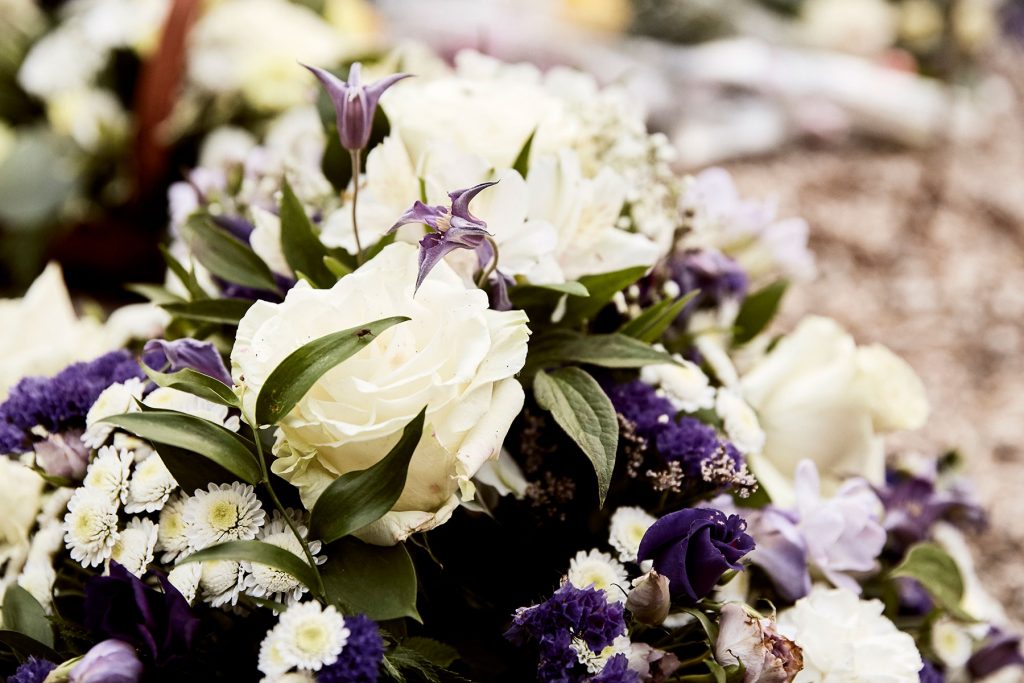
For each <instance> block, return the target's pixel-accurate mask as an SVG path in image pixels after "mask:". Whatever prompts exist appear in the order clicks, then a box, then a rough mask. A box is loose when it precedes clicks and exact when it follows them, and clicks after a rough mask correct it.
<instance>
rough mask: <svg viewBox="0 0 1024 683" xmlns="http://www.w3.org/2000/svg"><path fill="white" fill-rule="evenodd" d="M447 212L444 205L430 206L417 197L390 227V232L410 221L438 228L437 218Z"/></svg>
mask: <svg viewBox="0 0 1024 683" xmlns="http://www.w3.org/2000/svg"><path fill="white" fill-rule="evenodd" d="M447 214H448V210H447V209H446V208H444V207H443V206H429V205H427V204H424V203H423V202H421V201H420V200H418V199H417V200H416V201H415V203H413V205H412V207H411V208H409V209H406V211H405V213H403V214H402V215H401V216H400V217H399V218H398V220H397V221H396V222H395V224H394V225H392V226H391V227H390V228H389V229H388V232H389V233H391V232H394V231H395V230H398V229H399V228H400V227H402V226H403V225H407V224H409V223H426V224H427V225H429V226H430V227H432V228H434V229H435V230H437V219H438V218H441V217H442V216H445V215H447Z"/></svg>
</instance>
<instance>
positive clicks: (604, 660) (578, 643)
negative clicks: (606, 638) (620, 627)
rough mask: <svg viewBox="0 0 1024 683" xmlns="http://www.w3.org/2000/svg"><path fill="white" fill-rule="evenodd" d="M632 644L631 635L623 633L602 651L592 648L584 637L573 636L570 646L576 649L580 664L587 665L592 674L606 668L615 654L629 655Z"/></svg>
mask: <svg viewBox="0 0 1024 683" xmlns="http://www.w3.org/2000/svg"><path fill="white" fill-rule="evenodd" d="M632 644H633V643H632V642H630V640H629V636H627V635H621V636H618V637H617V638H616V639H615V640H613V641H612V644H611V645H609V646H608V647H606V648H604V649H603V650H601V651H600V652H594V651H593V650H591V649H590V646H589V645H587V643H586V641H585V640H583V639H582V638H573V639H572V643H570V645H569V646H570V647H571V648H572V649H573V650H575V651H576V659H578V660H579V662H580V664H582V665H584V666H585V667H587V671H589V672H590V673H592V674H599V673H601V671H602V670H604V667H605V665H607V664H608V660H609V659H611V658H612V657H614V656H615V655H618V654H624V655H628V654H629V650H630V646H631V645H632Z"/></svg>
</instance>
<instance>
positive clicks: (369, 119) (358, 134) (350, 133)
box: [303, 62, 412, 151]
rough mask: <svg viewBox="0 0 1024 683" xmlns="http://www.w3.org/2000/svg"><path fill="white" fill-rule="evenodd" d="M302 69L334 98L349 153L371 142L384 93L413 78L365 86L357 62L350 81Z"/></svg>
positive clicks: (340, 131)
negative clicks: (375, 117) (378, 107)
mask: <svg viewBox="0 0 1024 683" xmlns="http://www.w3.org/2000/svg"><path fill="white" fill-rule="evenodd" d="M303 66H305V67H306V68H307V69H309V70H310V71H311V72H313V75H314V76H316V77H317V79H318V80H319V81H320V83H322V84H323V86H324V89H325V90H326V91H327V94H328V96H329V97H330V98H331V102H332V103H333V104H334V113H335V116H336V118H337V125H338V138H339V139H340V140H341V146H342V147H344V148H345V149H347V150H349V151H354V150H360V149H363V148H364V147H366V145H367V144H368V143H369V142H370V130H371V129H372V128H373V115H374V113H375V112H376V111H377V102H378V101H379V100H380V96H381V95H383V94H384V91H385V90H387V89H388V88H390V87H391V86H392V85H394V84H395V83H397V82H398V81H400V80H402V79H403V78H408V77H409V76H411V75H412V74H393V75H391V76H387V77H385V78H382V79H381V80H379V81H377V82H375V83H371V84H370V85H363V83H362V80H361V79H360V75H361V73H362V68H363V67H362V65H361V64H360V63H359V62H355V63H354V64H353V65H352V67H351V68H350V69H349V72H348V81H343V80H341V79H340V78H338V77H337V76H335V75H334V74H332V73H330V72H329V71H325V70H323V69H318V68H316V67H315V66H306V65H305V64H303Z"/></svg>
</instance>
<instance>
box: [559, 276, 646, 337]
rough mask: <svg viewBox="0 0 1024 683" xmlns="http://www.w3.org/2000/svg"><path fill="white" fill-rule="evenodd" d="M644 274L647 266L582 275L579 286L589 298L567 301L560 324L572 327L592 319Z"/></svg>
mask: <svg viewBox="0 0 1024 683" xmlns="http://www.w3.org/2000/svg"><path fill="white" fill-rule="evenodd" d="M646 272H647V266H635V267H633V268H625V269H623V270H616V271H613V272H611V273H602V274H600V275H584V276H583V277H581V278H580V284H581V285H583V286H584V287H586V289H587V291H588V292H590V296H589V297H587V298H585V299H582V298H573V299H569V301H568V302H567V304H566V308H565V316H564V317H563V318H562V323H563V324H565V325H567V326H570V327H572V326H575V325H577V324H578V323H580V322H582V321H584V320H589V319H590V318H593V317H594V316H595V315H597V313H598V312H599V311H600V310H601V309H602V308H604V307H605V306H606V305H607V304H608V302H609V301H611V300H612V297H614V296H615V295H616V294H617V293H618V292H621V291H622V290H624V289H626V288H627V287H629V286H630V285H631V284H633V283H634V282H636V281H637V280H639V279H640V278H641V277H643V276H644V274H645V273H646Z"/></svg>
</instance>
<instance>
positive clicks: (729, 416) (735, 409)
mask: <svg viewBox="0 0 1024 683" xmlns="http://www.w3.org/2000/svg"><path fill="white" fill-rule="evenodd" d="M715 412H717V413H718V417H720V418H721V419H722V423H723V425H724V426H725V433H726V434H727V435H728V436H729V440H730V441H732V444H733V445H734V446H736V448H738V449H739V451H740V452H741V453H752V454H753V453H760V452H761V449H762V448H764V439H765V436H764V430H763V429H761V423H760V422H758V419H757V413H755V412H754V409H753V408H751V407H750V406H749V405H748V404H747V402H746V401H744V400H743V399H742V398H740V397H739V396H738V395H737V394H736V393H734V392H732V391H729V390H728V389H719V390H718V399H717V400H716V401H715Z"/></svg>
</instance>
